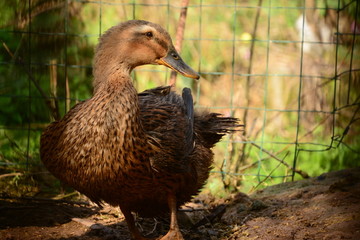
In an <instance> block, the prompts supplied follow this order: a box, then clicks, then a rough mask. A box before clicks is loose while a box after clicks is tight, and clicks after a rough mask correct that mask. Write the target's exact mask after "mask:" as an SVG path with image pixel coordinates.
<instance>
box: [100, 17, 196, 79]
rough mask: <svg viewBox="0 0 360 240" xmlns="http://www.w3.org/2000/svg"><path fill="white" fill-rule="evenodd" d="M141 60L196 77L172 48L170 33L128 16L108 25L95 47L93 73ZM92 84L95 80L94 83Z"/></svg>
mask: <svg viewBox="0 0 360 240" xmlns="http://www.w3.org/2000/svg"><path fill="white" fill-rule="evenodd" d="M145 64H160V65H164V66H166V67H169V68H171V69H173V70H175V71H177V72H178V73H180V74H182V75H183V76H185V77H189V78H194V79H199V77H200V76H199V74H198V73H197V72H195V71H194V70H193V69H192V68H190V67H189V66H188V65H187V64H186V63H185V62H184V61H183V60H182V59H181V57H180V55H179V54H178V53H177V51H176V50H175V47H174V45H173V43H172V41H171V38H170V35H169V34H168V33H167V32H166V31H165V30H164V29H163V28H162V27H160V26H159V25H157V24H154V23H151V22H147V21H143V20H130V21H127V22H124V23H121V24H119V25H117V26H114V27H112V28H110V29H109V30H108V31H106V32H105V33H104V34H103V35H102V37H101V38H100V40H99V44H98V46H97V48H96V50H95V58H94V68H93V74H94V77H95V81H96V79H99V78H102V77H106V76H109V75H111V74H115V72H116V71H121V72H123V73H125V74H129V73H130V72H131V70H132V69H134V68H135V67H137V66H140V65H145ZM95 84H96V83H95Z"/></svg>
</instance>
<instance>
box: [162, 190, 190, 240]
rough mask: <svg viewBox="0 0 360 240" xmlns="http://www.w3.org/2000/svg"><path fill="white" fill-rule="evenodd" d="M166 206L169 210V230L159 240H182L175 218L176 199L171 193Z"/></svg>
mask: <svg viewBox="0 0 360 240" xmlns="http://www.w3.org/2000/svg"><path fill="white" fill-rule="evenodd" d="M168 205H169V209H170V230H169V232H168V233H167V234H166V235H165V236H164V237H162V238H160V240H184V238H183V236H182V234H181V232H180V229H179V225H178V222H177V218H176V212H177V206H176V197H175V196H174V194H172V193H170V194H169V195H168Z"/></svg>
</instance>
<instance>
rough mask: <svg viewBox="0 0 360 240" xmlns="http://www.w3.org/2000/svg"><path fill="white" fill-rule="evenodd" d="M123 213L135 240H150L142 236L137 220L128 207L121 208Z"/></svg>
mask: <svg viewBox="0 0 360 240" xmlns="http://www.w3.org/2000/svg"><path fill="white" fill-rule="evenodd" d="M120 209H121V212H122V213H123V214H124V216H125V220H126V223H127V225H128V228H129V231H130V233H131V235H132V238H133V239H134V240H149V238H145V237H143V236H142V235H141V233H140V232H139V230H138V229H137V227H136V226H135V220H134V217H133V215H132V214H131V212H130V211H129V210H128V209H127V208H126V207H120Z"/></svg>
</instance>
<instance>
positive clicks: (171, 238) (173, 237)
mask: <svg viewBox="0 0 360 240" xmlns="http://www.w3.org/2000/svg"><path fill="white" fill-rule="evenodd" d="M159 240H184V238H183V236H182V234H181V232H180V231H179V230H170V231H169V232H168V233H167V234H166V235H165V236H163V237H162V238H160V239H159Z"/></svg>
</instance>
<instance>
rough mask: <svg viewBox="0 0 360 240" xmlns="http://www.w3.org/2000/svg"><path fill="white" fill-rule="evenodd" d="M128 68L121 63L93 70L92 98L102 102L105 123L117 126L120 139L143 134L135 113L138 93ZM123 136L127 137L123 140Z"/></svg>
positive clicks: (140, 136)
mask: <svg viewBox="0 0 360 240" xmlns="http://www.w3.org/2000/svg"><path fill="white" fill-rule="evenodd" d="M108 66H109V65H108ZM130 72H131V69H130V68H125V67H122V66H121V64H120V65H118V66H117V67H116V68H110V69H108V68H103V69H100V71H96V69H95V70H94V96H93V98H96V99H98V102H105V103H106V105H107V106H106V107H105V109H104V110H105V111H106V113H105V115H104V120H105V122H106V123H107V124H106V126H109V128H113V127H114V128H117V129H118V130H119V131H118V134H119V137H120V138H122V139H124V141H123V143H125V142H127V143H130V142H132V141H130V138H133V139H137V138H143V135H144V134H145V133H144V131H143V129H142V127H141V122H140V117H139V115H140V108H139V100H138V94H137V91H136V89H135V87H134V85H133V83H132V79H131V77H130ZM126 139H128V141H125V140H126ZM128 147H130V146H128Z"/></svg>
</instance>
